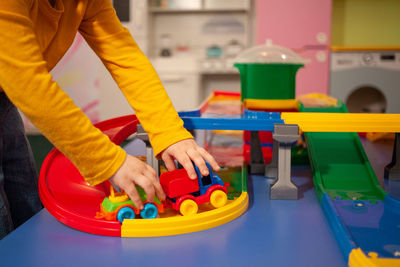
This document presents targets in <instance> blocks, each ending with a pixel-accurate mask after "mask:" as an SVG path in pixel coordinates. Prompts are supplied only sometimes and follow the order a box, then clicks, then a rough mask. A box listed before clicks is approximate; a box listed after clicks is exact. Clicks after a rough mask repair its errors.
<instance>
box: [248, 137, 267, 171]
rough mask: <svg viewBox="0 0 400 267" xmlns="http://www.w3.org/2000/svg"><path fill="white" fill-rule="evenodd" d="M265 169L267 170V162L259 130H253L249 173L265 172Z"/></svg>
mask: <svg viewBox="0 0 400 267" xmlns="http://www.w3.org/2000/svg"><path fill="white" fill-rule="evenodd" d="M264 171H265V162H264V156H263V153H262V149H261V142H260V136H259V134H258V131H251V132H250V160H249V173H250V174H264Z"/></svg>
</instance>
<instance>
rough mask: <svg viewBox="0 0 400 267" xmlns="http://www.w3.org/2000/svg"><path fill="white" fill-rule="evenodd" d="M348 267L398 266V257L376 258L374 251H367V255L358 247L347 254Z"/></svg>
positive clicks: (399, 264)
mask: <svg viewBox="0 0 400 267" xmlns="http://www.w3.org/2000/svg"><path fill="white" fill-rule="evenodd" d="M349 266H350V267H378V266H379V267H396V266H397V267H398V266H400V259H389V258H378V254H376V253H374V252H370V253H368V256H367V255H365V254H364V252H362V250H361V249H360V248H357V249H353V250H352V251H351V252H350V255H349Z"/></svg>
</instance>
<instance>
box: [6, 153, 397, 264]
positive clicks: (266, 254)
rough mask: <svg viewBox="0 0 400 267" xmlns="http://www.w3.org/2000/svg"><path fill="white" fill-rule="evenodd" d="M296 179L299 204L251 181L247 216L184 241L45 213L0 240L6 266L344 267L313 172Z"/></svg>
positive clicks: (265, 183)
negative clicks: (79, 224)
mask: <svg viewBox="0 0 400 267" xmlns="http://www.w3.org/2000/svg"><path fill="white" fill-rule="evenodd" d="M388 150H389V151H390V147H389V148H388ZM386 154H389V155H385V157H387V158H388V159H389V158H390V156H391V155H390V153H386ZM379 159H380V160H381V161H382V157H379ZM385 162H387V161H385ZM374 168H375V166H374ZM377 168H378V167H377ZM379 168H382V166H381V165H380V166H379ZM293 176H294V177H295V179H294V181H295V183H296V184H297V185H298V186H299V188H300V190H299V191H300V199H299V200H270V199H269V183H270V182H271V180H270V179H266V178H264V177H262V176H251V177H249V196H250V204H249V208H248V211H247V212H246V213H245V214H243V215H242V216H241V217H239V218H238V219H236V220H234V221H232V222H229V223H227V224H225V225H222V226H219V227H216V228H213V229H209V230H205V231H201V232H196V233H191V234H184V235H178V236H169V237H156V238H119V237H104V236H96V235H91V234H87V233H83V232H80V231H77V230H75V229H72V228H69V227H68V226H65V225H63V224H62V223H60V222H58V221H57V220H56V219H55V218H53V217H52V215H50V214H49V213H48V212H47V210H42V211H41V212H39V213H38V214H37V215H36V216H34V217H33V218H31V219H30V220H29V221H27V222H26V223H25V224H23V225H22V226H21V227H19V228H18V229H16V230H15V231H14V232H12V233H11V234H10V235H8V236H7V237H5V238H4V239H3V240H1V241H0V266H85V267H87V266H162V265H167V266H182V265H190V266H202V267H205V266H207V267H208V266H244V265H249V266H266V265H270V266H335V267H337V266H346V265H347V263H346V261H345V259H344V256H343V255H342V253H341V251H340V249H339V246H338V244H337V242H336V240H335V237H334V235H333V233H332V231H331V229H330V227H329V225H328V222H327V220H326V218H325V215H324V214H323V211H322V209H321V207H320V204H319V202H318V199H317V197H316V194H315V192H314V189H313V184H312V178H311V170H310V169H309V167H294V168H293Z"/></svg>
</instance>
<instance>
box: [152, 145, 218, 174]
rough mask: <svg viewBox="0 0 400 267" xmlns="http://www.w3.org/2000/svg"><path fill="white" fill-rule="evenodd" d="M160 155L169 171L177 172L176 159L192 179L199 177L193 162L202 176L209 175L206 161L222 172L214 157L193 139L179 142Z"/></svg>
mask: <svg viewBox="0 0 400 267" xmlns="http://www.w3.org/2000/svg"><path fill="white" fill-rule="evenodd" d="M160 155H161V159H162V160H163V161H164V163H165V166H166V167H167V169H168V170H169V171H172V170H175V164H174V159H176V160H177V161H179V163H180V164H181V165H182V166H183V167H184V168H185V170H186V171H187V173H188V174H189V177H190V178H192V179H196V177H197V175H196V171H195V170H194V167H193V164H192V161H193V162H194V163H195V164H196V166H197V167H198V168H199V170H200V172H201V174H202V175H208V174H209V173H208V168H207V166H206V164H205V161H207V162H208V163H210V165H211V167H212V168H213V169H214V170H215V171H219V170H220V167H219V166H218V163H217V162H216V161H215V159H214V157H213V156H211V155H210V154H209V153H208V152H207V151H206V150H205V149H204V148H201V147H199V146H198V145H197V143H196V142H195V141H194V140H193V139H185V140H182V141H179V142H177V143H175V144H173V145H171V146H169V147H167V148H166V149H165V150H163V151H162V152H161V153H160Z"/></svg>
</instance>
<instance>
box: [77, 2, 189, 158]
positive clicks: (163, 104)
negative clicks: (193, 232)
mask: <svg viewBox="0 0 400 267" xmlns="http://www.w3.org/2000/svg"><path fill="white" fill-rule="evenodd" d="M79 31H80V33H81V34H82V36H83V37H84V38H85V40H86V41H87V42H88V44H89V45H90V46H91V48H92V49H93V50H94V51H95V52H96V54H97V55H98V56H99V57H100V59H101V60H102V61H103V63H104V65H105V66H106V68H107V69H108V70H109V72H110V73H111V75H112V77H113V78H114V80H115V81H116V83H117V84H118V86H119V88H120V89H121V91H122V92H123V94H124V95H125V97H126V98H127V100H128V102H129V104H130V105H131V106H132V107H133V109H134V110H135V112H136V115H137V117H138V119H139V121H140V122H141V124H142V125H143V128H144V129H145V130H146V132H147V133H148V134H149V138H150V142H151V144H152V146H153V149H154V154H155V155H157V154H159V153H160V152H161V151H163V150H164V149H165V148H167V147H168V146H170V145H172V144H174V143H176V142H178V141H180V140H183V139H188V138H193V137H192V136H191V134H190V133H189V132H188V131H186V129H185V128H184V127H183V122H182V120H181V119H180V118H179V116H178V114H177V112H176V111H175V109H174V107H173V106H172V103H171V101H170V99H169V97H168V95H167V93H166V92H165V89H164V88H163V86H162V84H161V82H160V79H159V77H158V75H157V74H156V72H155V70H154V69H153V67H152V65H151V63H150V62H149V60H148V59H147V57H146V56H145V55H144V54H143V53H142V51H141V50H140V49H139V47H138V45H137V44H136V43H135V41H134V40H133V38H132V36H131V34H130V33H129V31H128V30H127V29H126V28H124V27H123V26H122V25H121V23H120V21H119V19H118V17H117V16H116V13H115V10H114V9H113V7H112V5H111V1H110V0H96V1H94V0H90V1H89V3H88V8H87V10H86V14H85V17H84V19H83V21H82V23H81V25H80V28H79Z"/></svg>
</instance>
